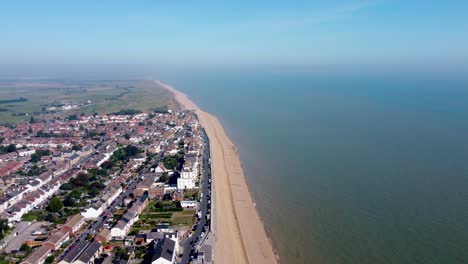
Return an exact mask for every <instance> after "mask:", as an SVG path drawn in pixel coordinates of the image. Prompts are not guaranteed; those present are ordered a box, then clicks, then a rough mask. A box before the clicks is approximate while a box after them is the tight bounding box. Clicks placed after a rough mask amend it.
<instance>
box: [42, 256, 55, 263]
mask: <svg viewBox="0 0 468 264" xmlns="http://www.w3.org/2000/svg"><path fill="white" fill-rule="evenodd" d="M54 260H55V257H54V256H49V257H47V258H46V259H45V261H44V263H45V264H52V263H54Z"/></svg>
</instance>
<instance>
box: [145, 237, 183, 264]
mask: <svg viewBox="0 0 468 264" xmlns="http://www.w3.org/2000/svg"><path fill="white" fill-rule="evenodd" d="M177 251H178V246H177V242H175V241H174V240H172V239H170V238H164V239H162V240H159V241H158V242H157V243H155V248H154V253H153V256H152V258H151V263H152V264H172V263H175V257H176V252H177Z"/></svg>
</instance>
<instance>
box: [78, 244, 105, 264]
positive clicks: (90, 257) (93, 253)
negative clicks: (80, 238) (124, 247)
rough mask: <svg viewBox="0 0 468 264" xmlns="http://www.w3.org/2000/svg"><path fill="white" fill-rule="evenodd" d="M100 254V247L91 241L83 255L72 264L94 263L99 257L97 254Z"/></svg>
mask: <svg viewBox="0 0 468 264" xmlns="http://www.w3.org/2000/svg"><path fill="white" fill-rule="evenodd" d="M101 252H102V245H101V243H99V242H98V241H93V242H91V244H90V245H89V246H88V247H87V248H86V249H85V251H84V252H83V253H81V255H80V256H79V257H78V259H77V260H76V261H75V262H74V263H77V264H91V263H94V259H96V258H98V257H99V254H101Z"/></svg>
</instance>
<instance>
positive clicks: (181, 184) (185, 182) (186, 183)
mask: <svg viewBox="0 0 468 264" xmlns="http://www.w3.org/2000/svg"><path fill="white" fill-rule="evenodd" d="M193 188H195V180H193V179H184V178H178V179H177V189H179V190H183V189H193Z"/></svg>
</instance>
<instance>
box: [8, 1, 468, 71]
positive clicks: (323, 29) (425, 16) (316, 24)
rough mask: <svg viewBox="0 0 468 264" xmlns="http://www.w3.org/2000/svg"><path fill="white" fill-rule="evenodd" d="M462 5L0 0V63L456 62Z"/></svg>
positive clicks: (464, 30)
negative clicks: (0, 2)
mask: <svg viewBox="0 0 468 264" xmlns="http://www.w3.org/2000/svg"><path fill="white" fill-rule="evenodd" d="M467 10H468V1H460V0H457V1H455V0H446V1H430V0H429V1H418V0H412V1H408V0H406V1H403V0H401V1H400V0H368V1H366V0H364V1H353V0H348V1H336V0H330V1H312V0H309V1H284V0H283V1H244V0H237V1H231V2H229V3H227V2H226V1H202V0H198V1H196V0H180V1H178V0H164V1H163V0H161V1H159V0H152V1H144V0H139V1H118V0H114V1H86V0H81V1H73V3H72V1H47V0H41V1H21V0H15V1H3V3H2V4H1V6H0V36H1V38H0V39H1V41H0V64H2V63H3V64H63V63H66V64H93V63H96V64H99V63H111V64H114V63H115V64H161V65H164V64H173V65H181V64H183V65H224V64H228V65H229V64H233V65H244V64H260V65H262V64H266V65H269V64H343V63H344V64H354V63H372V64H373V63H377V64H379V63H380V64H392V63H397V64H401V63H403V64H404V63H410V64H412V63H416V64H431V63H442V64H458V63H465V62H466V61H468V18H467V17H466V11H467Z"/></svg>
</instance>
